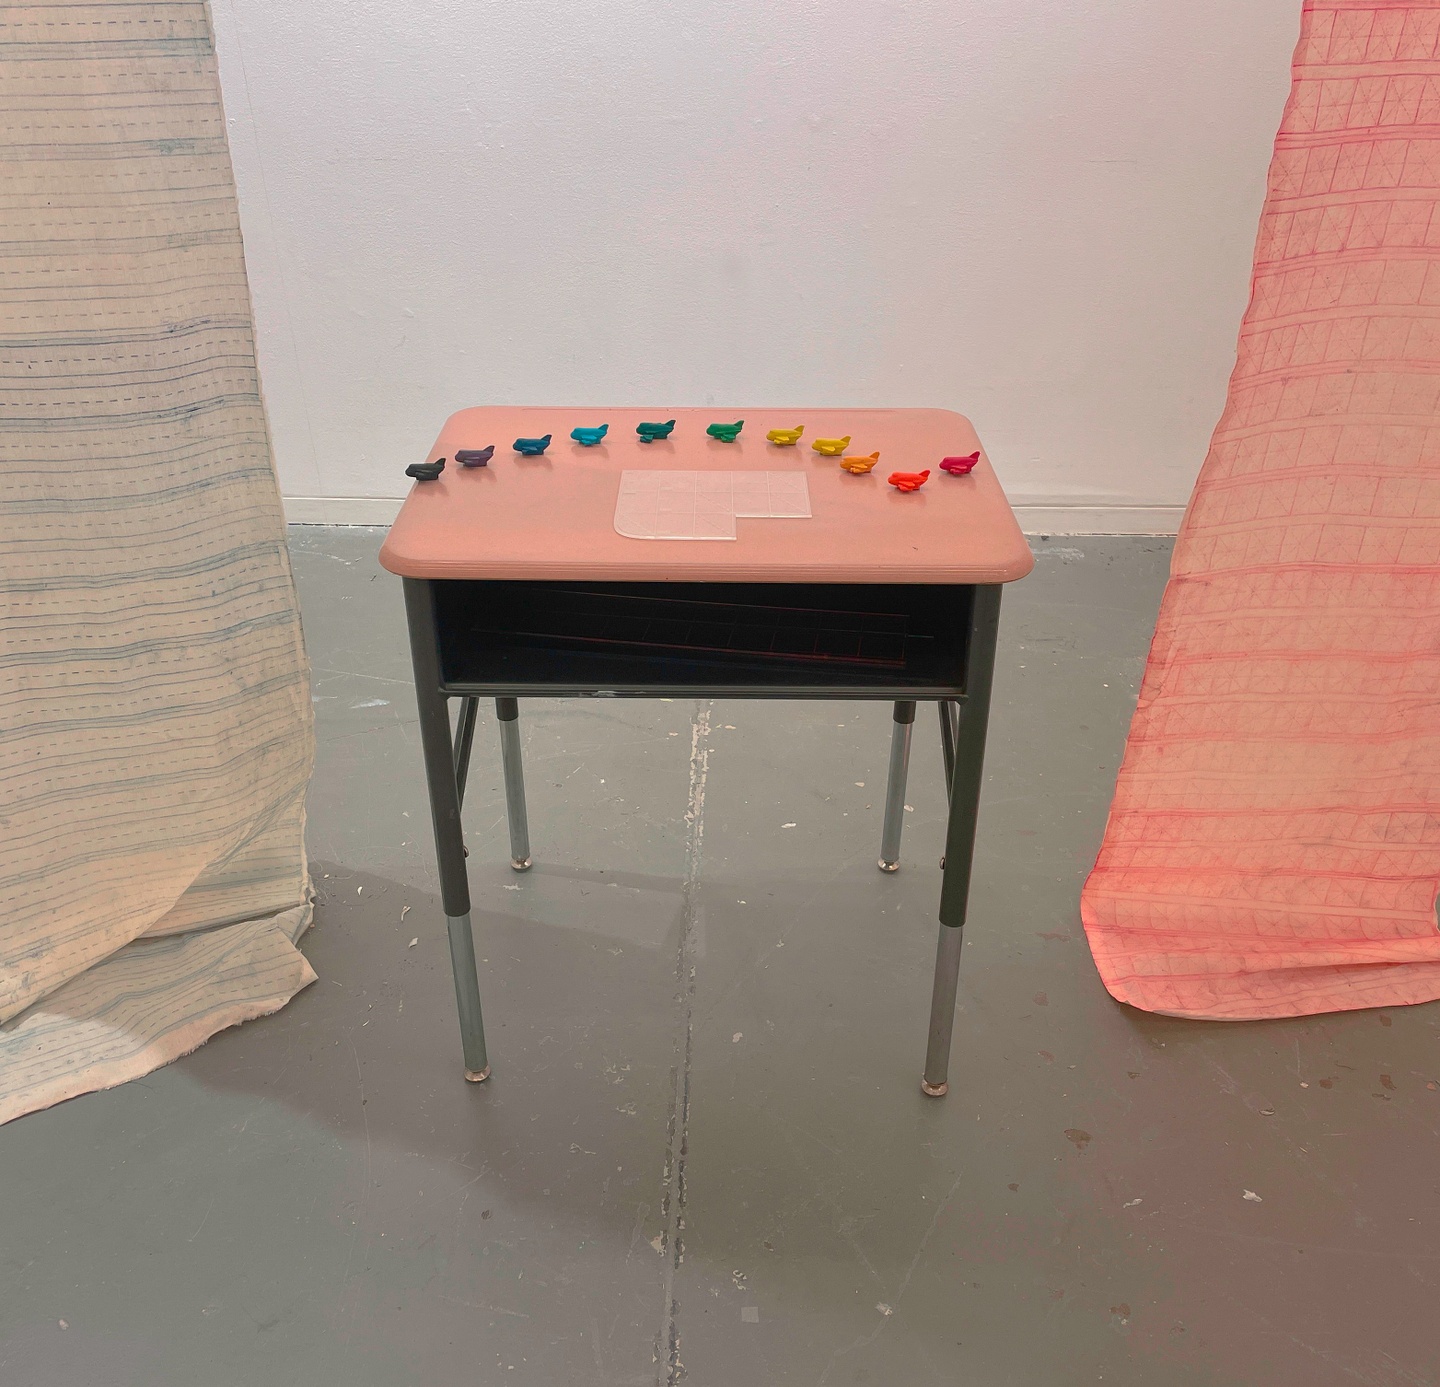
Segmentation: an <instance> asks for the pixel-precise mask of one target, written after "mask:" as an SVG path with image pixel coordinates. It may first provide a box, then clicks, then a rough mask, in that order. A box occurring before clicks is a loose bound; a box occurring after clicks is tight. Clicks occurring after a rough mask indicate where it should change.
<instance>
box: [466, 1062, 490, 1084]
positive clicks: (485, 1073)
mask: <svg viewBox="0 0 1440 1387" xmlns="http://www.w3.org/2000/svg"><path fill="white" fill-rule="evenodd" d="M489 1077H490V1066H489V1065H488V1064H487V1065H486V1066H485V1068H484V1069H482V1070H481V1071H480V1072H479V1073H478V1074H477V1073H476V1072H475V1071H474V1070H473V1069H467V1070H466V1071H465V1082H466V1083H467V1084H483V1083H484V1082H485V1080H486V1079H488V1078H489Z"/></svg>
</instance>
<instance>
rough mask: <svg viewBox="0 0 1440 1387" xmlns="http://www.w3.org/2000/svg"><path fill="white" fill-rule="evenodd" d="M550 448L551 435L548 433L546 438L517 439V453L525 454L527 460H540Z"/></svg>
mask: <svg viewBox="0 0 1440 1387" xmlns="http://www.w3.org/2000/svg"><path fill="white" fill-rule="evenodd" d="M549 446H550V435H549V434H548V433H547V434H546V435H545V437H544V438H517V439H516V440H515V451H516V452H517V453H522V454H524V456H525V457H527V458H538V457H539V456H540V454H541V453H543V452H544V451H545V449H546V448H548V447H549Z"/></svg>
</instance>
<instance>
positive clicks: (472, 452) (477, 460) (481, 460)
mask: <svg viewBox="0 0 1440 1387" xmlns="http://www.w3.org/2000/svg"><path fill="white" fill-rule="evenodd" d="M494 456H495V445H494V444H493V443H492V444H491V445H490V446H489V447H488V448H457V449H456V450H455V461H456V462H458V463H459V464H460V466H461V467H484V466H485V464H486V463H487V462H489V461H490V459H491V458H492V457H494Z"/></svg>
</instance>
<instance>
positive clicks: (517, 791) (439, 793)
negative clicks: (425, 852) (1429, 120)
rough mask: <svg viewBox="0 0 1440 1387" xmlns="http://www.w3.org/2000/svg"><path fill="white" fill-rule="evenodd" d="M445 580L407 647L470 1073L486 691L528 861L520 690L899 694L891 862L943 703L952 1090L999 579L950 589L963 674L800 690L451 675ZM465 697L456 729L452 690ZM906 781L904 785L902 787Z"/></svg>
mask: <svg viewBox="0 0 1440 1387" xmlns="http://www.w3.org/2000/svg"><path fill="white" fill-rule="evenodd" d="M447 581H449V580H445V579H426V578H406V579H405V580H404V584H405V609H406V616H407V619H408V624H409V629H410V651H411V658H412V661H413V665H414V670H415V696H416V702H417V704H418V707H419V713H420V737H421V742H422V744H423V747H424V754H425V776H426V781H427V783H428V786H429V793H430V810H431V815H432V818H433V821H434V828H435V853H436V858H437V861H438V865H439V871H440V895H441V900H442V902H443V905H444V910H445V917H446V924H447V927H448V931H449V937H450V961H451V965H452V967H453V970H454V974H455V997H456V1002H457V1004H458V1007H459V1013H460V1038H461V1045H462V1047H463V1051H464V1059H465V1077H466V1078H467V1079H469V1080H471V1081H472V1082H476V1083H478V1082H480V1081H482V1080H484V1079H486V1078H488V1077H489V1074H490V1061H489V1057H488V1054H487V1052H486V1049H485V1028H484V1023H483V1020H482V1016H481V1009H480V984H479V975H478V970H477V968H476V963H475V943H474V938H473V936H472V933H471V924H470V885H469V880H468V877H467V874H466V869H465V857H466V852H465V844H464V837H463V833H462V829H461V818H460V813H461V803H462V801H463V799H464V794H465V779H466V774H467V770H468V767H469V761H470V752H471V747H472V744H473V741H474V735H475V718H476V712H477V709H478V705H479V700H480V698H482V697H493V698H495V700H496V711H497V714H498V716H499V719H500V728H501V740H502V750H503V751H504V762H505V790H506V800H507V805H508V807H509V811H510V827H511V865H512V866H513V867H515V868H516V869H517V870H524V869H525V868H527V867H528V866H529V865H530V846H529V834H528V828H527V824H526V817H525V796H524V783H523V777H522V772H521V767H520V755H519V733H518V724H517V721H516V719H517V717H518V704H517V699H518V698H519V697H521V696H526V695H529V696H544V697H560V696H575V697H586V696H592V697H593V696H600V695H604V696H622V697H641V698H644V697H673V696H683V697H696V698H706V697H713V698H746V697H748V698H797V697H803V698H825V699H837V700H845V701H850V700H856V699H869V700H885V701H887V702H889V701H894V704H895V716H894V721H895V729H894V734H895V735H894V740H893V741H892V746H891V761H890V781H889V794H888V796H887V805H886V815H885V825H884V831H883V835H882V848H881V855H880V866H881V868H882V869H884V870H886V871H891V870H894V868H895V866H897V865H898V861H899V842H900V824H901V818H900V816H901V814H903V803H901V802H900V801H903V798H904V794H903V792H904V780H905V768H906V763H907V762H908V757H909V748H910V727H911V724H912V723H913V721H914V711H915V704H916V702H918V701H934V702H936V703H938V704H939V710H940V727H941V740H942V745H943V748H944V752H945V770H946V779H947V783H948V786H949V799H950V810H949V823H948V827H947V830H946V835H945V856H944V857H943V858H942V859H941V866H942V881H941V888H940V937H939V943H938V946H937V950H936V957H935V979H934V987H933V991H932V995H931V1003H930V1029H929V1040H928V1044H927V1047H926V1053H925V1073H924V1079H923V1081H922V1084H921V1087H922V1088H923V1090H924V1091H925V1092H926V1093H927V1094H929V1095H931V1096H932V1097H939V1096H941V1095H942V1094H944V1093H945V1092H946V1091H947V1089H948V1086H949V1085H948V1075H949V1064H950V1048H951V1034H952V1031H953V1028H954V1021H955V994H956V988H957V985H958V981H959V971H960V950H961V942H962V937H963V929H964V925H965V917H966V909H967V904H968V900H969V895H970V877H971V869H972V864H973V859H974V848H975V830H976V825H977V822H978V817H979V809H980V787H981V778H982V770H983V766H984V759H985V735H986V726H987V723H988V721H989V714H990V688H991V681H992V678H993V675H994V668H995V643H996V636H997V632H998V628H999V621H1000V587H999V585H988V584H987V585H976V586H968V585H965V586H960V585H957V586H956V587H955V588H954V589H953V591H954V592H955V594H956V595H957V597H961V598H963V599H964V605H965V607H966V608H968V613H969V616H968V622H969V629H968V632H967V640H966V645H965V658H964V671H963V678H962V679H961V680H960V681H958V686H957V687H954V688H947V689H944V690H939V691H931V692H923V691H917V690H915V689H914V688H912V687H909V686H908V685H907V683H906V681H904V680H897V681H896V684H895V686H894V687H886V686H883V685H878V684H877V685H872V686H869V687H866V688H863V689H859V688H856V689H849V688H847V689H843V690H836V691H833V692H819V693H817V692H808V691H807V692H796V690H795V689H794V688H793V687H792V686H787V685H780V684H777V685H774V686H765V685H763V684H761V685H756V684H748V685H747V686H746V687H744V688H743V689H737V688H736V687H732V686H725V685H723V684H721V685H717V686H715V687H705V686H703V685H695V684H692V683H686V684H684V685H683V686H675V685H672V684H668V683H662V682H660V681H652V682H650V683H648V684H646V685H645V686H643V687H642V686H637V687H632V688H625V689H619V690H616V689H611V688H608V687H596V686H586V685H585V683H584V681H583V680H575V681H571V680H562V681H560V682H558V683H550V682H547V683H545V684H543V685H538V686H537V685H533V684H530V683H526V684H523V685H520V684H506V683H503V682H502V683H494V682H490V681H486V682H483V683H477V682H470V681H463V680H461V679H447V673H446V670H445V669H444V667H443V665H444V657H443V652H444V651H445V650H446V649H448V648H450V643H451V642H452V641H453V640H454V639H455V638H456V633H455V632H452V631H447V630H446V629H444V623H445V621H446V617H445V615H444V613H445V610H446V604H445V603H443V602H441V601H438V600H437V595H439V590H440V589H442V588H443V587H444V586H445V585H446V582H447ZM451 698H459V699H461V700H462V703H461V710H460V716H459V719H458V722H457V724H456V728H455V731H454V733H453V735H452V732H451V723H450V713H449V700H450V699H451ZM897 791H898V792H897Z"/></svg>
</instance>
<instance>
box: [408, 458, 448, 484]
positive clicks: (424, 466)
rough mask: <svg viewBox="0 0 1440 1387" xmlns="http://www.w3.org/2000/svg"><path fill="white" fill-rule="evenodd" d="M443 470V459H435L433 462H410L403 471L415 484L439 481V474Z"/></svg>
mask: <svg viewBox="0 0 1440 1387" xmlns="http://www.w3.org/2000/svg"><path fill="white" fill-rule="evenodd" d="M444 470H445V459H444V458H436V459H435V461H434V462H412V463H411V464H410V466H409V467H407V468H406V469H405V475H406V476H407V477H414V478H415V480H416V481H417V482H435V481H439V480H440V474H441V473H442V472H443V471H444Z"/></svg>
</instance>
